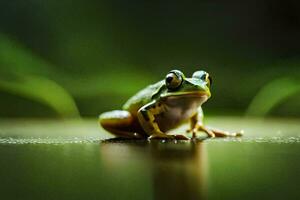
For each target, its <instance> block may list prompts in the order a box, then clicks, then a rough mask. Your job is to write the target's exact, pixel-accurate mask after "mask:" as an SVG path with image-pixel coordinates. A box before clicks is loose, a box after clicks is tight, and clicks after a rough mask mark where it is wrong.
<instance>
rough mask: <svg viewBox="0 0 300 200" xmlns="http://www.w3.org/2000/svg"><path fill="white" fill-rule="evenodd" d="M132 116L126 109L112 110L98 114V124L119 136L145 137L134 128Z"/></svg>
mask: <svg viewBox="0 0 300 200" xmlns="http://www.w3.org/2000/svg"><path fill="white" fill-rule="evenodd" d="M134 121H135V120H134V118H133V116H132V115H131V114H130V112H128V111H124V110H114V111H110V112H105V113H103V114H101V115H100V116H99V122H100V125H101V126H102V127H103V128H104V129H105V130H107V131H109V132H110V133H112V134H114V135H115V136H117V137H119V138H136V139H138V138H145V136H144V135H142V134H140V133H137V132H136V131H137V130H135V127H136V125H135V124H134Z"/></svg>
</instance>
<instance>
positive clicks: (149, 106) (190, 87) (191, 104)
mask: <svg viewBox="0 0 300 200" xmlns="http://www.w3.org/2000/svg"><path fill="white" fill-rule="evenodd" d="M211 84H212V79H211V77H210V76H209V74H208V73H207V72H205V71H196V72H194V74H193V75H192V77H191V78H187V77H185V75H184V74H183V73H182V72H181V71H179V70H172V71H170V72H169V73H168V74H167V75H166V77H165V79H164V80H162V81H159V82H157V83H155V84H153V85H149V86H148V87H146V88H144V89H143V90H141V91H139V92H138V93H137V94H135V95H134V96H132V97H131V98H130V99H129V100H128V101H127V102H126V103H125V104H124V106H123V109H122V110H114V111H110V112H105V113H103V114H101V115H100V116H99V122H100V125H101V126H102V127H103V128H104V129H106V130H107V131H109V132H111V133H112V134H114V135H115V136H117V137H121V138H136V139H137V138H148V139H190V138H188V137H187V136H186V135H185V134H181V135H170V134H167V131H169V130H171V129H174V128H176V127H177V126H179V125H180V124H182V123H184V122H187V121H189V122H190V128H189V130H187V132H192V138H196V137H197V132H198V131H203V132H205V133H206V134H207V135H208V136H209V137H226V136H240V135H241V133H238V132H237V133H229V132H226V131H220V130H214V129H210V128H207V127H205V126H204V125H203V112H202V108H201V105H202V104H203V103H204V102H206V101H207V100H208V99H209V98H210V96H211V93H210V87H211Z"/></svg>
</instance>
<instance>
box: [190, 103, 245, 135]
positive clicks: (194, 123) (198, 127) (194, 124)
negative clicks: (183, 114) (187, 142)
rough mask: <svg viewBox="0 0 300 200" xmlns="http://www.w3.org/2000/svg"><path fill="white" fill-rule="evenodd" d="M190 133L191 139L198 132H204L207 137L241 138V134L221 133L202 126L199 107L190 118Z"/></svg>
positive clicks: (201, 112) (201, 115) (201, 114)
mask: <svg viewBox="0 0 300 200" xmlns="http://www.w3.org/2000/svg"><path fill="white" fill-rule="evenodd" d="M190 131H192V133H193V138H196V134H197V132H198V131H203V132H205V133H206V134H207V135H208V136H209V137H238V136H242V134H243V133H242V131H241V132H235V133H230V132H228V131H222V130H217V129H211V128H207V127H206V126H204V124H203V111H202V108H201V107H200V108H199V109H198V112H197V113H196V114H195V115H194V116H193V117H192V118H191V123H190V129H189V130H188V132H190Z"/></svg>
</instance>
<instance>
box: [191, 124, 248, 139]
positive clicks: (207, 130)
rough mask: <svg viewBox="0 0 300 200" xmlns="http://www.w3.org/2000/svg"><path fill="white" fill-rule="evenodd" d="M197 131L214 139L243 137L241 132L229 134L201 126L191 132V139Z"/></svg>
mask: <svg viewBox="0 0 300 200" xmlns="http://www.w3.org/2000/svg"><path fill="white" fill-rule="evenodd" d="M187 131H189V132H191V130H187ZM198 131H203V132H205V133H206V134H207V135H208V136H209V137H211V138H214V137H240V136H242V135H243V131H240V132H234V133H230V132H228V131H222V130H218V129H211V128H207V127H205V126H203V125H197V126H196V127H195V128H194V129H193V130H192V133H193V138H196V134H197V132H198Z"/></svg>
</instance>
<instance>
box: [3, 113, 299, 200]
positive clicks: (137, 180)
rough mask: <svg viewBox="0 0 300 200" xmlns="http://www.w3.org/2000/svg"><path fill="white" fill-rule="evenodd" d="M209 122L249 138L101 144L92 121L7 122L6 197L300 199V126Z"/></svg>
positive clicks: (101, 136)
mask: <svg viewBox="0 0 300 200" xmlns="http://www.w3.org/2000/svg"><path fill="white" fill-rule="evenodd" d="M210 122H211V124H213V125H217V126H218V127H224V128H229V129H230V128H231V129H233V127H234V128H237V129H240V128H244V129H245V134H246V135H245V137H243V138H239V139H214V140H204V141H200V140H199V141H197V142H180V141H153V142H147V141H141V140H137V141H132V140H105V141H103V139H107V138H108V137H109V135H106V134H105V133H104V132H102V131H101V130H100V131H99V129H98V126H97V125H95V124H94V122H93V121H82V122H64V123H61V122H59V123H58V122H47V121H46V122H32V121H31V122H21V121H15V122H11V121H2V122H0V135H1V137H0V157H1V160H0V178H1V180H0V198H1V199H269V198H270V199H271V198H272V199H283V198H284V199H299V198H300V189H299V178H300V160H299V159H300V142H299V138H300V123H298V121H297V120H289V121H283V120H272V121H270V120H269V121H255V120H254V121H251V120H241V119H227V118H226V119H222V118H219V119H212V120H211V121H210ZM176 131H177V132H181V131H183V130H181V129H179V130H176Z"/></svg>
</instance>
